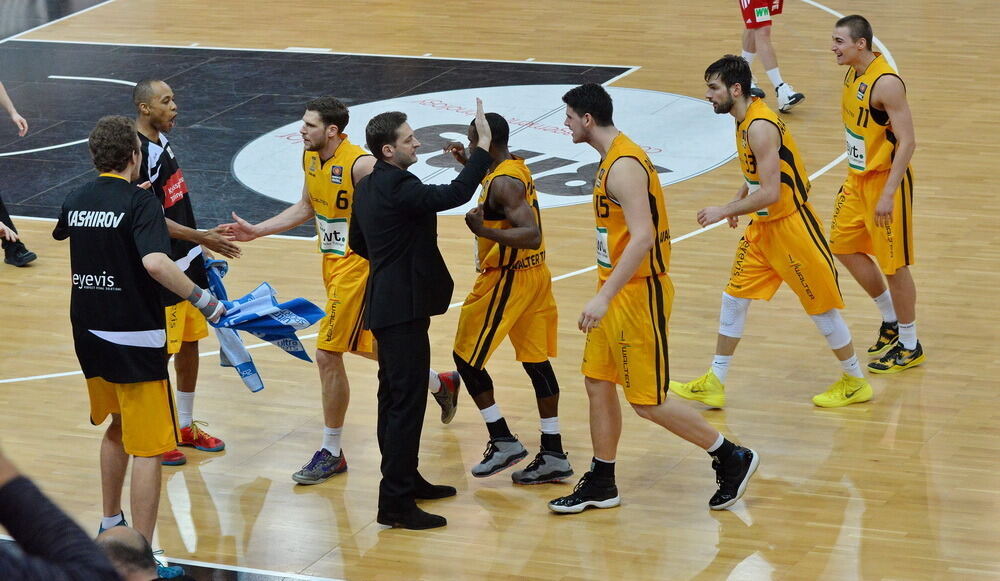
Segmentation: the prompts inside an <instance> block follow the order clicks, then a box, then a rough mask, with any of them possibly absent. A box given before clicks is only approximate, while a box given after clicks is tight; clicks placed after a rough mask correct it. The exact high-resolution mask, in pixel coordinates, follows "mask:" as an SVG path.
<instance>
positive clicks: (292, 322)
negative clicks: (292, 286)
mask: <svg viewBox="0 0 1000 581" xmlns="http://www.w3.org/2000/svg"><path fill="white" fill-rule="evenodd" d="M205 270H206V271H207V273H208V287H209V289H210V290H211V291H212V294H214V295H215V296H216V297H218V298H219V300H222V301H223V304H224V305H225V306H226V314H225V316H223V317H222V318H221V319H219V321H218V322H217V323H212V327H214V328H215V334H216V336H217V337H218V338H219V345H220V350H219V357H220V361H221V364H222V365H223V366H224V367H234V368H236V371H237V373H239V375H240V378H241V379H243V383H244V384H246V386H247V388H248V389H250V391H253V392H257V391H260V390H262V389H264V382H263V380H262V379H261V377H260V373H258V371H257V367H256V366H255V365H254V362H253V359H252V358H251V357H250V353H249V352H248V351H247V348H246V346H245V345H243V341H242V339H240V337H239V335H238V334H237V333H236V331H237V330H240V331H244V332H247V333H250V334H252V335H254V336H255V337H257V338H259V339H263V340H264V341H267V342H269V343H271V344H273V345H275V346H277V347H280V348H281V349H283V350H284V351H285V352H287V353H289V354H290V355H292V356H294V357H298V358H299V359H302V360H304V361H309V362H311V361H312V359H310V358H309V354H308V353H306V350H305V347H304V346H303V345H302V342H301V341H299V338H298V337H297V336H296V335H295V331H301V330H302V329H306V328H308V327H309V326H311V325H313V324H314V323H316V322H317V321H319V320H320V319H322V318H323V316H324V315H325V313H324V312H323V309H321V308H319V307H317V306H316V305H314V304H313V303H311V302H309V301H307V300H306V299H303V298H296V299H292V300H290V301H288V302H286V303H278V296H277V293H276V292H275V290H274V289H273V288H272V287H271V285H270V284H268V283H266V282H264V283H261V284H260V286H258V287H257V288H256V289H254V291H253V292H251V293H249V294H247V295H244V296H243V297H240V298H238V299H235V300H233V301H230V300H228V294H227V293H226V287H225V286H224V285H223V284H222V277H224V276H225V275H226V272H227V271H228V270H229V264H228V263H227V262H226V261H225V260H215V259H212V260H206V261H205Z"/></svg>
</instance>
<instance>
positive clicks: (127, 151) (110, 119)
mask: <svg viewBox="0 0 1000 581" xmlns="http://www.w3.org/2000/svg"><path fill="white" fill-rule="evenodd" d="M87 144H88V145H89V146H90V155H91V156H92V157H93V158H94V167H96V168H97V170H98V171H101V172H108V171H122V170H124V169H125V168H126V167H128V164H129V163H130V162H131V161H132V154H133V153H135V152H137V151H139V137H138V136H137V135H136V132H135V123H133V122H132V120H131V119H129V118H128V117H122V116H121V115H108V116H107V117H101V119H100V120H99V121H98V122H97V125H96V126H95V127H94V130H93V131H91V132H90V138H89V139H88V140H87Z"/></svg>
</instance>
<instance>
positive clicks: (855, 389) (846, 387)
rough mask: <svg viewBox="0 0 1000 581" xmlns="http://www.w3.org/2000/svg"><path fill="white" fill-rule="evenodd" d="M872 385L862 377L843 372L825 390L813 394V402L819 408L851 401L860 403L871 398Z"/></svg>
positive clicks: (847, 403)
mask: <svg viewBox="0 0 1000 581" xmlns="http://www.w3.org/2000/svg"><path fill="white" fill-rule="evenodd" d="M872 395H873V392H872V386H871V384H870V383H868V380H867V379H865V378H864V377H854V376H851V375H848V374H846V373H845V374H843V375H842V376H840V379H839V380H837V382H836V383H834V384H833V385H831V386H830V387H829V388H828V389H827V390H826V391H824V392H823V393H821V394H819V395H814V396H813V403H814V404H816V405H818V406H819V407H821V408H839V407H844V406H845V405H851V404H852V403H862V402H866V401H868V400H870V399H871V398H872Z"/></svg>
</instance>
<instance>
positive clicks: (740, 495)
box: [709, 449, 760, 510]
mask: <svg viewBox="0 0 1000 581" xmlns="http://www.w3.org/2000/svg"><path fill="white" fill-rule="evenodd" d="M750 451H751V452H753V460H751V461H750V469H749V470H747V475H746V476H744V477H743V482H740V486H739V488H737V489H736V496H735V497H734V498H733V499H732V500H730V501H729V502H727V503H725V504H720V505H719V506H712V505H709V508H711V509H712V510H723V509H727V508H729V507H730V506H732V505H734V504H736V502H737V501H738V500H739V499H741V498H743V493H744V492H746V491H747V484H750V477H751V476H753V473H754V472H756V471H757V465H758V464H760V455H759V454H757V452H756V451H755V450H753V449H751V450H750Z"/></svg>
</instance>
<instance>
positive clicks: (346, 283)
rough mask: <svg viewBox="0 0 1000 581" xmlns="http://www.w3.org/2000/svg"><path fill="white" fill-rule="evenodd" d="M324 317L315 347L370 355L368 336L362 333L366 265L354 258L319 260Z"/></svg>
mask: <svg viewBox="0 0 1000 581" xmlns="http://www.w3.org/2000/svg"><path fill="white" fill-rule="evenodd" d="M323 284H324V285H326V316H325V317H323V320H321V321H320V323H319V337H318V338H317V339H316V347H318V348H320V349H323V350H324V351H333V352H335V353H346V352H350V351H357V352H360V353H371V352H372V332H371V331H369V330H366V329H363V328H362V327H363V326H364V325H363V320H362V314H363V313H364V307H365V288H366V287H367V285H368V261H367V260H365V259H364V258H361V257H360V256H358V255H357V254H349V255H347V256H344V257H339V256H333V255H324V256H323Z"/></svg>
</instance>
